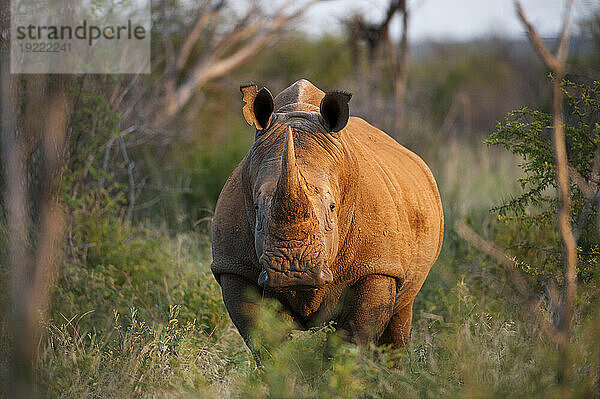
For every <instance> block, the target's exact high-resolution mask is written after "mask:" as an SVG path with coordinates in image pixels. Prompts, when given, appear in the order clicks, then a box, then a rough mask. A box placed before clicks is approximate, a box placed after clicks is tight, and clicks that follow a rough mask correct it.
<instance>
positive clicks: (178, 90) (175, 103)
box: [155, 0, 320, 121]
mask: <svg viewBox="0 0 600 399" xmlns="http://www.w3.org/2000/svg"><path fill="white" fill-rule="evenodd" d="M319 1H320V0H311V1H309V2H308V3H306V4H304V5H303V6H302V7H300V8H298V9H297V10H296V11H294V12H292V13H288V9H289V8H290V7H291V5H292V4H294V3H293V2H291V1H290V2H286V3H285V4H283V5H282V6H281V7H280V8H279V9H278V10H277V11H276V12H275V14H274V15H273V16H269V17H264V18H259V19H255V20H254V22H252V23H248V21H249V20H250V19H251V18H250V16H249V15H247V17H246V18H242V23H240V24H239V25H238V26H236V27H235V28H234V29H233V30H232V31H230V32H228V33H227V34H225V35H224V36H223V37H222V38H221V39H220V40H218V41H217V42H215V43H213V45H212V46H211V47H210V48H209V49H208V50H207V51H206V52H205V55H204V56H202V57H200V58H199V59H198V60H197V61H196V63H195V64H194V65H193V66H192V67H191V68H190V73H189V75H188V76H187V78H186V79H184V80H183V83H181V84H180V85H178V86H177V87H176V86H175V81H176V79H177V77H176V76H172V75H168V76H167V77H166V85H165V87H166V95H165V99H164V106H163V107H162V108H161V110H160V111H159V112H158V113H156V117H155V119H156V120H158V121H160V120H167V121H168V120H170V119H171V118H172V117H173V116H174V115H175V114H176V113H177V112H179V111H180V110H181V109H182V108H183V107H184V106H185V105H186V104H187V103H188V102H189V101H190V99H191V97H192V96H193V94H194V93H195V92H196V91H197V90H198V89H199V88H200V87H202V86H203V85H204V84H206V83H207V82H208V81H210V80H212V79H215V78H218V77H220V76H223V75H225V74H227V73H229V72H230V71H232V70H233V69H234V68H236V67H238V66H239V65H241V64H242V63H244V62H246V61H248V60H249V59H250V58H251V57H252V56H254V55H255V54H256V53H257V52H258V51H260V50H261V49H262V48H263V47H264V46H265V45H267V44H268V43H269V42H270V41H272V40H273V38H274V37H275V34H276V33H277V32H279V31H280V30H281V29H282V28H283V27H284V26H285V25H286V24H288V23H289V22H291V21H292V20H294V19H296V18H298V17H299V16H300V15H302V14H303V13H304V12H305V11H306V10H307V9H308V8H310V7H311V6H312V5H313V4H315V3H317V2H319ZM220 8H221V5H217V6H215V7H213V9H212V10H211V11H209V12H208V13H205V14H203V15H201V16H199V17H198V20H197V21H196V24H195V26H194V28H193V29H192V32H191V34H190V36H189V37H188V39H187V40H186V42H185V43H184V44H183V46H182V48H181V50H180V52H179V55H178V57H177V62H176V67H177V70H178V71H181V69H182V68H183V67H184V66H185V65H186V63H187V61H188V59H189V56H190V54H191V51H192V49H193V48H194V46H195V45H196V43H197V42H198V39H199V37H200V33H201V32H202V30H203V29H204V27H206V25H207V24H208V23H210V21H211V20H212V19H214V18H216V16H217V14H218V11H219V9H220ZM253 10H254V9H251V10H250V11H248V12H249V14H252V13H253V12H254V11H253ZM245 40H249V41H248V42H247V43H245V44H243V45H242V46H241V47H240V48H238V49H236V50H235V51H234V52H233V53H232V54H229V55H227V56H225V57H224V58H222V57H223V56H224V54H226V53H227V51H228V50H229V49H231V48H234V47H236V46H238V45H239V44H240V43H243V42H244V41H245Z"/></svg>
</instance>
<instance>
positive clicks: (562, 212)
mask: <svg viewBox="0 0 600 399" xmlns="http://www.w3.org/2000/svg"><path fill="white" fill-rule="evenodd" d="M573 1H574V0H567V6H566V9H565V16H564V20H563V25H562V30H561V33H560V43H559V45H558V51H557V55H556V56H554V55H552V54H551V53H550V51H548V49H547V48H546V46H545V45H544V43H543V42H542V40H541V39H540V37H539V35H538V34H537V32H536V31H535V29H534V27H533V26H532V25H531V23H530V22H529V21H528V19H527V17H526V16H525V14H524V12H523V9H522V7H521V4H520V3H519V2H518V1H516V2H515V6H516V9H517V14H518V15H519V18H520V19H521V22H522V23H523V25H524V26H525V27H526V28H527V31H528V32H529V37H530V39H531V41H532V42H533V43H534V45H535V47H536V48H537V50H538V52H539V54H540V55H541V56H542V58H543V59H544V62H545V63H546V66H547V67H548V68H549V69H550V70H551V71H552V72H553V73H554V77H553V80H552V113H553V125H554V130H553V135H552V141H553V143H554V153H555V157H556V172H557V173H556V179H557V182H558V198H559V201H560V203H561V205H560V208H559V211H558V226H559V229H560V233H561V237H562V241H563V243H564V245H565V251H566V259H565V281H566V287H565V290H566V293H565V304H564V307H563V312H562V316H561V322H560V326H559V330H560V332H561V337H562V340H561V342H560V343H559V347H560V351H561V354H562V361H561V364H560V369H559V372H558V379H559V381H563V379H564V378H567V376H568V373H570V371H571V370H570V366H569V364H570V362H569V361H568V341H569V337H570V334H571V323H572V317H573V307H574V304H575V296H576V294H577V242H576V240H575V236H574V235H573V231H572V229H571V222H570V220H569V213H570V209H571V207H570V193H569V168H568V159H567V148H566V143H565V132H564V125H563V92H562V86H561V85H562V80H563V77H564V73H565V62H566V59H567V54H568V48H569V37H570V28H571V10H572V4H573Z"/></svg>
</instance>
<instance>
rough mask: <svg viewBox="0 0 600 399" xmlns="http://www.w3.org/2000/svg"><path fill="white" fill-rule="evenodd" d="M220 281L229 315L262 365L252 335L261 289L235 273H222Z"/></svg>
mask: <svg viewBox="0 0 600 399" xmlns="http://www.w3.org/2000/svg"><path fill="white" fill-rule="evenodd" d="M220 283H221V293H222V295H223V302H225V307H226V308H227V311H228V312H229V316H230V317H231V320H232V321H233V324H235V326H236V328H237V329H238V331H239V332H240V335H241V336H242V338H244V341H245V342H246V345H247V346H248V348H249V349H250V352H252V356H254V360H255V361H256V365H257V366H258V367H260V366H261V361H260V354H259V352H258V348H257V347H256V345H254V343H253V342H252V337H251V329H252V328H253V326H254V323H255V322H256V320H257V317H258V310H259V307H258V303H257V299H258V298H260V295H259V289H258V287H257V286H255V285H253V284H250V283H249V282H248V281H247V280H246V279H244V278H243V277H241V276H238V275H235V274H222V275H220Z"/></svg>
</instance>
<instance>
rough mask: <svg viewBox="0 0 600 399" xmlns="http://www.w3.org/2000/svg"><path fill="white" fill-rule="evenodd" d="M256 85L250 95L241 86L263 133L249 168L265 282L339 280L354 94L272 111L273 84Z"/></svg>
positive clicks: (291, 285)
mask: <svg viewBox="0 0 600 399" xmlns="http://www.w3.org/2000/svg"><path fill="white" fill-rule="evenodd" d="M313 87H314V86H313ZM315 89H316V88H315ZM246 90H248V88H246ZM250 90H252V91H253V92H252V93H251V94H250V95H249V96H247V92H244V88H242V91H243V92H244V100H245V101H246V103H247V107H248V104H251V109H249V110H248V108H247V107H246V108H245V109H244V116H245V117H246V120H248V121H249V122H250V123H252V124H255V125H256V127H257V135H256V141H255V143H254V145H253V146H252V149H251V150H250V153H249V155H248V157H247V158H246V164H245V166H244V169H243V172H242V173H243V174H244V175H245V176H244V183H245V185H246V187H245V188H244V192H245V200H246V209H247V214H248V218H249V221H250V222H251V223H252V224H253V226H254V248H255V251H256V255H257V257H258V260H259V264H260V267H261V270H260V274H259V277H258V284H259V285H261V286H263V287H265V288H270V289H275V290H298V289H311V288H317V287H321V286H323V285H325V284H327V283H330V282H332V281H333V280H334V273H333V272H332V269H331V268H330V266H331V264H332V261H333V260H334V259H335V257H336V254H337V252H338V241H339V229H338V219H339V218H340V202H341V199H342V191H343V187H344V185H345V184H346V182H345V181H343V180H344V178H345V177H346V176H347V173H344V168H345V165H344V164H343V161H344V150H343V148H342V145H341V142H340V139H339V134H338V133H337V132H338V131H340V130H341V129H343V128H344V126H345V125H346V123H347V121H348V115H349V113H348V101H349V100H350V97H351V96H350V95H349V94H346V93H341V92H334V93H328V94H326V95H324V94H323V95H322V101H321V102H320V107H314V106H313V105H310V104H302V103H294V104H292V106H287V107H283V109H282V111H281V112H277V113H273V108H274V102H273V98H272V97H271V94H270V93H269V91H268V90H267V89H264V88H263V89H261V90H260V91H257V90H256V87H255V86H252V87H251V88H250ZM317 90H318V89H317ZM321 93H322V92H321ZM276 101H277V99H276ZM280 110H281V108H280Z"/></svg>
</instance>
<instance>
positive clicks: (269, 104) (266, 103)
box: [240, 84, 273, 130]
mask: <svg viewBox="0 0 600 399" xmlns="http://www.w3.org/2000/svg"><path fill="white" fill-rule="evenodd" d="M240 91H241V92H242V100H243V101H244V102H245V104H244V106H243V107H242V114H244V119H246V122H248V124H249V125H250V126H252V125H254V126H256V128H257V129H258V130H262V129H264V128H266V127H267V124H268V123H269V119H270V118H271V114H272V113H273V96H272V95H271V92H270V91H269V89H267V88H266V87H263V88H262V89H260V90H258V86H256V85H255V84H251V85H246V86H240Z"/></svg>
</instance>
